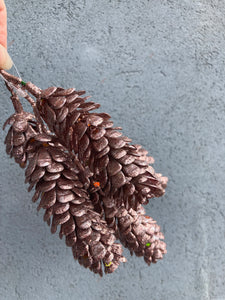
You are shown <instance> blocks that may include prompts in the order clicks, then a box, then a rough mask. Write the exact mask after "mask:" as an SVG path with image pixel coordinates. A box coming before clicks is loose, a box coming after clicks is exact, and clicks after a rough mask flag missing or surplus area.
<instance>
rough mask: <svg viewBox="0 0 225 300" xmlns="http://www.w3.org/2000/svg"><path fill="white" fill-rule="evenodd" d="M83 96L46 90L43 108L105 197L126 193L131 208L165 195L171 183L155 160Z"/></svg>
mask: <svg viewBox="0 0 225 300" xmlns="http://www.w3.org/2000/svg"><path fill="white" fill-rule="evenodd" d="M83 93H84V91H81V92H79V91H75V90H74V89H68V90H63V89H62V88H56V87H51V88H48V89H47V90H43V91H42V92H41V100H39V101H38V109H39V111H40V113H41V115H42V117H43V118H44V120H45V122H46V123H47V124H48V126H49V128H50V129H51V130H53V131H54V132H55V133H56V135H57V136H58V138H59V139H60V142H61V143H62V144H64V145H65V146H66V147H68V148H70V149H71V150H73V151H74V152H75V153H76V154H77V155H78V158H79V160H80V161H81V162H82V163H83V164H84V165H88V166H89V168H90V170H91V172H93V183H96V182H97V183H99V186H100V189H101V190H102V191H103V194H105V196H109V195H108V194H107V191H110V195H112V194H114V193H116V192H117V191H118V189H122V192H121V191H120V192H119V193H120V194H123V196H124V197H123V199H124V203H123V204H124V205H125V206H126V208H127V209H128V208H135V207H137V205H138V204H139V203H141V204H147V203H148V199H149V198H152V197H159V196H162V195H163V194H164V192H165V190H164V188H165V186H166V180H165V178H164V179H163V178H162V177H160V176H157V175H156V174H155V172H154V169H153V168H152V167H150V166H149V163H153V161H154V160H153V158H152V157H148V156H147V151H146V150H144V149H142V148H141V146H140V145H130V142H131V140H130V139H129V138H127V137H125V136H122V133H121V132H119V131H118V130H120V129H121V128H119V127H117V128H113V122H112V121H111V120H110V116H109V115H108V114H105V113H90V111H91V110H93V109H96V108H98V107H99V106H100V105H99V104H96V103H94V102H85V100H86V99H87V97H85V98H82V97H80V96H81V95H82V94H83ZM161 179H163V180H161ZM94 187H95V186H93V188H94Z"/></svg>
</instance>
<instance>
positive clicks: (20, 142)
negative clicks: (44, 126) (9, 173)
mask: <svg viewBox="0 0 225 300" xmlns="http://www.w3.org/2000/svg"><path fill="white" fill-rule="evenodd" d="M33 120H34V116H33V115H32V114H30V113H26V112H24V111H23V112H21V113H15V114H13V115H12V116H10V117H9V118H8V119H7V120H6V122H5V124H4V126H3V129H5V127H6V125H8V124H9V125H11V127H10V129H9V131H8V133H7V135H6V138H5V144H6V153H7V154H8V155H10V157H14V159H15V162H16V163H18V164H19V165H20V166H21V167H22V168H25V166H26V162H27V153H26V145H27V141H28V140H30V139H31V138H32V137H34V136H35V135H37V131H36V130H37V128H36V124H35V122H34V121H33Z"/></svg>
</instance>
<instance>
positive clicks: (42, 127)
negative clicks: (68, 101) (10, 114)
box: [0, 70, 49, 133]
mask: <svg viewBox="0 0 225 300" xmlns="http://www.w3.org/2000/svg"><path fill="white" fill-rule="evenodd" d="M0 74H1V75H2V76H3V77H4V79H5V80H6V86H7V88H8V90H9V91H10V92H11V94H12V95H13V96H12V98H11V99H12V101H13V106H14V108H15V110H16V112H18V111H23V108H22V105H21V103H20V101H19V98H18V96H17V95H16V93H15V92H14V91H13V88H12V87H9V85H8V83H7V82H9V83H11V84H12V85H13V86H14V88H15V89H17V90H18V89H20V90H22V91H23V92H24V93H25V95H24V96H23V97H24V98H25V99H26V100H27V101H28V102H29V103H30V105H31V106H32V108H33V112H34V115H35V117H36V119H37V126H38V129H39V131H40V132H45V133H49V131H48V129H47V128H46V126H45V124H44V122H43V120H42V118H41V116H40V113H39V111H38V109H37V107H36V102H35V100H33V99H32V98H31V97H30V96H29V94H28V93H27V92H30V93H31V94H32V95H33V96H35V97H39V96H40V94H41V90H40V89H39V88H38V87H37V86H35V85H34V84H33V83H31V82H28V83H26V84H25V85H23V87H21V86H19V85H20V84H21V82H22V79H21V78H18V77H16V76H13V75H11V74H9V73H7V72H6V71H4V70H0ZM26 91H27V92H26ZM15 99H16V100H17V101H15ZM17 102H18V103H19V104H20V107H19V106H18V105H19V104H17ZM21 109H22V110H21Z"/></svg>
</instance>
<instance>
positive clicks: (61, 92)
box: [0, 71, 167, 276]
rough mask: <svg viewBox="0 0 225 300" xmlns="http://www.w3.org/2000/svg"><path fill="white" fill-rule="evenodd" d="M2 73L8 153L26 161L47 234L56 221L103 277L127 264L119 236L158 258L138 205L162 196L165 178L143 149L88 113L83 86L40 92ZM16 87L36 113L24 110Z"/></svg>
mask: <svg viewBox="0 0 225 300" xmlns="http://www.w3.org/2000/svg"><path fill="white" fill-rule="evenodd" d="M0 72H1V74H2V76H4V78H5V80H6V85H7V87H8V89H9V90H10V92H11V100H12V102H13V105H14V108H15V111H16V112H15V114H13V115H12V116H11V117H10V118H9V119H8V120H7V121H6V123H5V125H7V124H9V125H11V127H10V129H9V131H8V134H7V136H6V139H5V143H6V152H7V153H8V154H9V155H10V156H11V157H14V159H15V161H16V162H17V163H19V164H20V166H21V167H25V166H26V165H27V168H26V171H25V176H26V180H25V182H26V183H29V184H30V186H29V188H28V191H31V190H32V189H33V188H34V189H35V193H34V196H33V198H32V200H33V201H34V202H36V201H37V200H38V199H39V198H40V203H39V205H38V210H39V209H41V208H43V209H45V214H44V221H46V222H47V223H48V225H50V226H51V232H52V233H55V232H56V231H57V227H58V226H59V225H60V231H59V237H60V238H62V237H63V236H64V235H65V241H66V245H67V246H69V247H72V251H73V256H74V258H75V259H77V260H78V262H79V263H80V264H81V265H83V266H84V267H86V268H89V269H90V270H91V271H93V272H94V273H98V274H100V275H101V276H102V275H103V272H102V265H103V266H104V271H105V273H112V272H114V271H115V270H116V269H117V267H118V266H119V264H120V263H121V262H125V261H126V259H125V258H124V257H123V255H122V245H121V244H119V243H116V240H117V239H119V240H120V241H121V243H122V244H123V245H124V247H127V248H128V249H129V250H130V253H131V254H133V252H134V253H135V254H136V255H137V256H143V257H144V260H145V261H146V263H147V264H148V265H150V263H155V262H157V260H158V259H161V258H162V257H163V254H165V253H166V244H165V243H164V242H163V241H162V240H163V239H164V236H163V234H162V233H161V232H160V227H159V226H158V225H157V224H156V222H155V221H154V220H153V219H152V218H151V217H149V216H146V215H145V210H144V208H143V206H142V205H143V204H147V203H148V201H149V199H150V198H152V197H160V196H162V195H163V194H164V192H165V187H166V184H167V178H166V177H163V176H162V175H161V174H157V173H155V171H154V169H153V168H152V166H150V164H152V163H153V162H154V160H153V158H152V157H151V156H148V152H147V151H146V150H145V149H143V148H142V147H141V146H140V145H137V144H135V145H132V144H131V141H132V140H131V139H129V138H128V137H125V136H123V135H122V133H121V128H120V127H114V125H113V122H112V121H111V117H110V116H109V115H108V114H106V113H97V112H92V110H95V109H97V108H99V106H100V105H99V104H97V103H94V102H87V101H86V100H87V99H88V97H82V95H83V94H84V93H85V92H84V91H76V90H75V89H67V90H65V89H63V88H57V87H50V88H48V89H46V90H40V89H39V88H38V87H36V86H34V85H33V84H32V83H30V82H29V83H27V84H26V83H24V82H22V81H21V79H19V78H17V77H14V76H12V75H10V74H8V73H6V72H5V71H0ZM18 90H19V91H20V93H18ZM21 90H22V91H23V95H25V96H24V98H25V99H27V100H28V101H29V102H30V103H31V105H32V107H33V110H34V114H31V113H27V112H25V111H23V109H22V105H21V104H20V100H19V97H18V94H19V95H21ZM28 92H29V93H30V94H32V96H34V97H35V100H33V98H31V97H30V96H29V94H28ZM5 125H4V126H5ZM46 125H47V127H48V128H46ZM27 163H28V164H27Z"/></svg>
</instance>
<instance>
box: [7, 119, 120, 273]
mask: <svg viewBox="0 0 225 300" xmlns="http://www.w3.org/2000/svg"><path fill="white" fill-rule="evenodd" d="M25 117H26V114H24V115H23V117H22V115H19V116H18V115H13V117H11V119H9V120H8V121H7V123H13V125H12V126H11V128H10V129H9V132H8V135H7V137H8V138H7V141H8V140H9V137H10V142H9V141H8V142H7V147H8V148H9V149H10V151H9V150H8V149H7V150H8V153H9V154H11V156H13V157H15V159H17V160H18V159H21V158H20V156H18V154H17V153H18V151H15V150H14V151H13V150H11V149H15V147H18V144H19V145H20V146H21V147H22V149H23V151H22V153H23V155H24V156H25V157H26V160H28V161H29V164H28V167H27V169H26V172H25V175H26V180H25V182H29V183H30V186H29V188H28V191H31V190H32V188H33V187H35V194H34V196H33V198H32V200H33V202H36V201H37V200H38V198H39V197H41V201H40V203H39V206H38V210H39V209H40V208H43V209H45V214H44V221H46V222H47V223H48V225H51V232H52V233H55V232H56V231H57V226H58V225H60V232H59V236H60V238H62V237H63V235H65V237H66V244H67V246H70V247H72V250H73V254H74V258H75V259H78V261H79V263H80V264H81V265H83V266H84V267H86V268H87V267H88V268H89V269H90V270H91V271H93V272H94V273H98V274H100V275H101V276H102V274H103V273H102V263H103V264H104V266H105V272H106V273H111V272H113V271H114V270H115V269H116V268H117V267H118V266H119V264H120V262H125V261H126V259H125V258H124V257H123V256H122V245H120V244H117V243H114V242H115V240H116V237H115V235H114V231H113V230H112V229H109V228H108V227H107V224H106V222H105V221H104V220H102V219H101V216H100V215H99V214H98V213H97V212H95V211H94V206H93V204H92V202H91V201H90V200H89V194H88V193H87V191H86V190H85V189H84V184H83V182H82V181H83V168H81V169H80V168H79V167H80V164H79V163H76V159H75V161H74V160H72V159H71V157H70V156H69V155H68V154H67V153H66V152H65V151H64V150H63V147H62V146H61V147H60V146H59V145H58V144H55V143H54V142H53V141H52V140H53V139H54V137H51V136H47V135H46V134H38V133H37V132H34V131H33V132H32V135H31V136H29V135H26V133H27V130H28V128H29V126H30V124H29V123H28V122H29V120H30V119H29V118H28V116H27V118H25ZM29 117H31V116H29ZM22 120H23V121H24V122H25V123H26V124H25V123H24V122H22ZM18 131H19V133H20V134H23V135H24V138H23V143H22V142H21V143H18V139H19V138H18V135H16V133H17V132H18ZM19 140H21V138H20V139H19ZM22 162H23V163H24V160H23V161H22ZM81 174H82V176H81ZM85 182H87V180H85Z"/></svg>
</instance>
